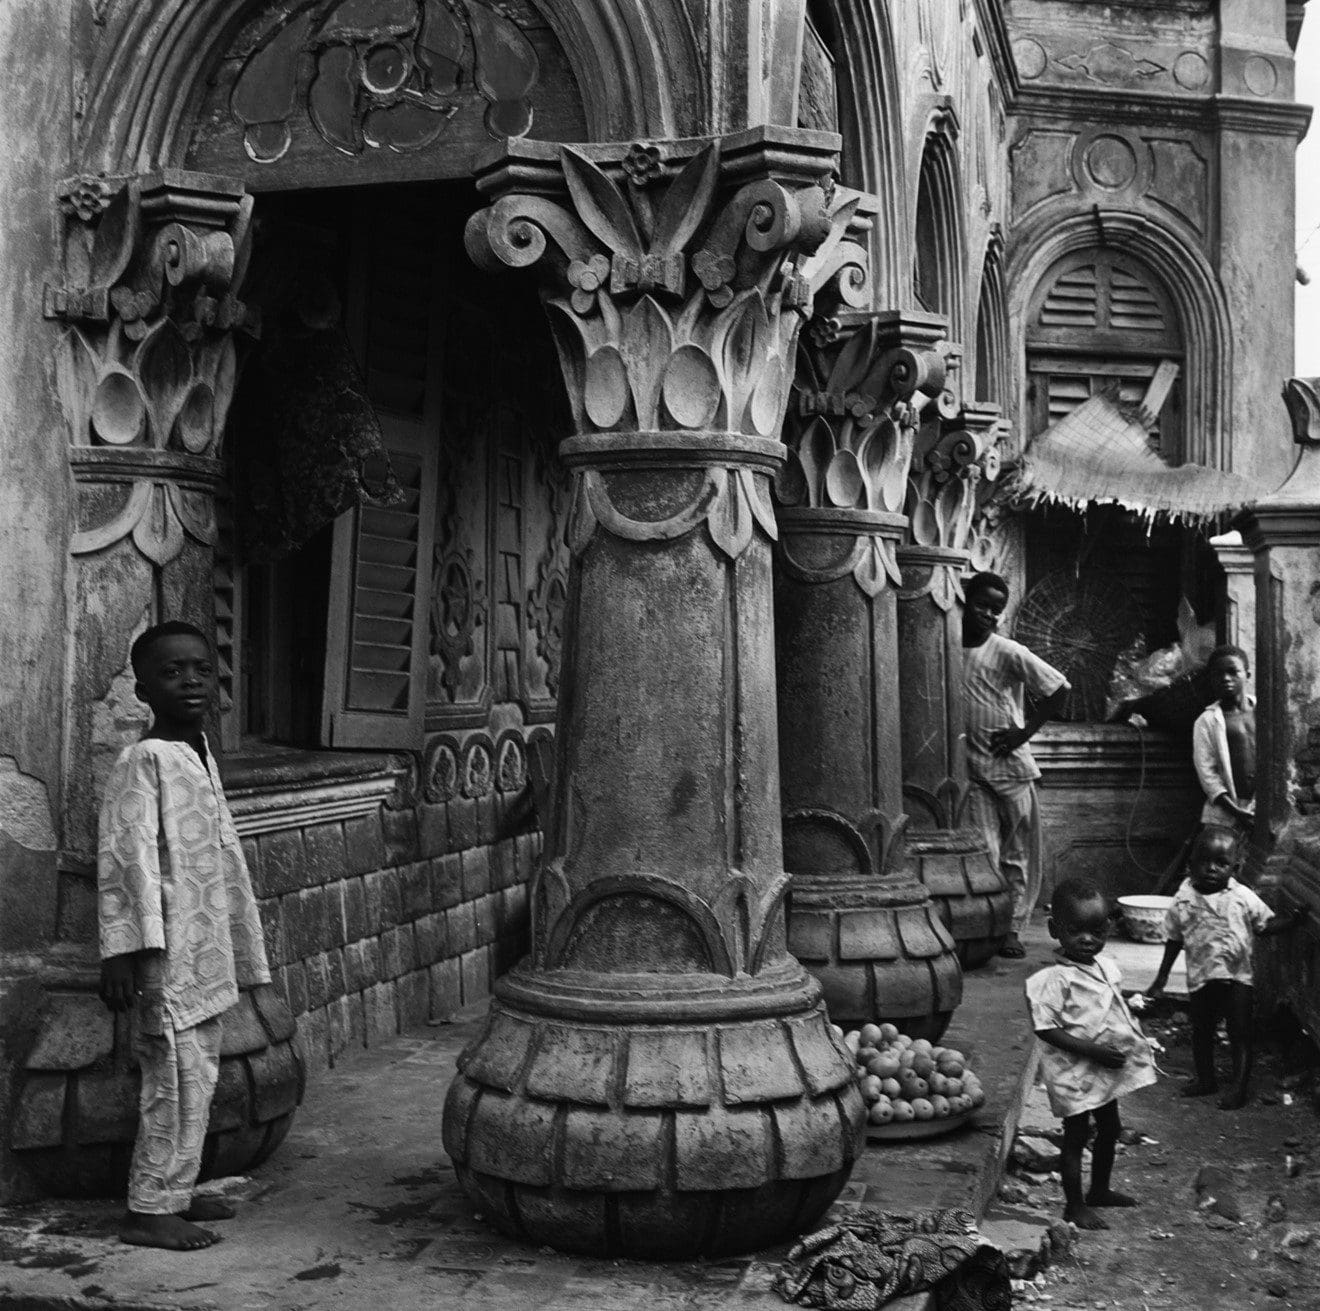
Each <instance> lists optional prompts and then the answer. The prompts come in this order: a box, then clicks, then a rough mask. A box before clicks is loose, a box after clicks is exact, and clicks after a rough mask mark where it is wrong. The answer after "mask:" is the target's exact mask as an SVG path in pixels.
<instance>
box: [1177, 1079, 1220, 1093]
mask: <svg viewBox="0 0 1320 1311" xmlns="http://www.w3.org/2000/svg"><path fill="white" fill-rule="evenodd" d="M1218 1091H1219V1085H1218V1084H1217V1083H1206V1082H1204V1080H1201V1079H1191V1080H1189V1081H1188V1082H1187V1083H1185V1084H1183V1086H1182V1095H1183V1096H1184V1097H1209V1096H1210V1094H1211V1093H1212V1092H1218Z"/></svg>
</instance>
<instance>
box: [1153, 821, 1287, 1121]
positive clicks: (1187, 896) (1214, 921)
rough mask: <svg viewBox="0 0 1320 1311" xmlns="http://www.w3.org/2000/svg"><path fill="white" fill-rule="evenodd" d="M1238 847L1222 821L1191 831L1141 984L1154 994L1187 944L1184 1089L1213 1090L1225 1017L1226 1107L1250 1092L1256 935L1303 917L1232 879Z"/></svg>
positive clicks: (1188, 1092) (1193, 1092)
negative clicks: (1156, 951) (1154, 966)
mask: <svg viewBox="0 0 1320 1311" xmlns="http://www.w3.org/2000/svg"><path fill="white" fill-rule="evenodd" d="M1237 846H1238V841H1237V835H1236V834H1235V833H1234V832H1233V831H1232V830H1231V829H1228V828H1225V827H1223V826H1222V825H1218V824H1207V825H1206V827H1205V828H1203V829H1202V830H1201V831H1200V833H1198V834H1197V836H1196V841H1195V843H1194V844H1193V846H1192V854H1191V857H1190V864H1191V867H1192V872H1191V874H1190V875H1188V877H1187V879H1186V881H1185V882H1184V883H1183V885H1182V887H1180V888H1179V889H1178V892H1177V894H1176V895H1175V896H1174V899H1173V904H1172V905H1171V906H1170V907H1169V909H1168V911H1167V912H1166V913H1165V916H1164V933H1165V939H1166V940H1165V943H1164V959H1163V960H1162V961H1161V962H1160V968H1159V970H1158V972H1157V973H1156V975H1155V979H1154V982H1152V983H1151V985H1150V988H1149V989H1148V990H1147V991H1148V994H1149V995H1150V996H1151V997H1158V996H1160V994H1161V993H1162V992H1163V991H1164V987H1165V984H1167V983H1168V981H1169V971H1170V970H1171V969H1172V968H1173V963H1174V961H1176V960H1177V959H1178V953H1179V952H1180V951H1182V950H1183V949H1184V948H1186V951H1187V1000H1188V1004H1189V1009H1190V1010H1191V1013H1192V1063H1193V1065H1194V1066H1195V1068H1196V1075H1195V1077H1194V1078H1193V1079H1192V1080H1191V1082H1190V1083H1188V1084H1187V1085H1186V1086H1185V1087H1184V1088H1183V1096H1184V1097H1204V1096H1206V1095H1207V1094H1209V1093H1212V1092H1216V1091H1217V1090H1218V1087H1219V1083H1218V1077H1217V1076H1216V1074H1215V1037H1216V1035H1217V1033H1218V1031H1219V1022H1220V1020H1224V1021H1225V1027H1226V1028H1227V1029H1228V1049H1229V1055H1230V1057H1231V1059H1232V1063H1233V1073H1232V1079H1231V1082H1230V1084H1229V1087H1228V1089H1227V1090H1226V1091H1225V1093H1224V1095H1223V1096H1222V1097H1221V1098H1220V1099H1219V1105H1220V1107H1221V1109H1223V1110H1225V1111H1232V1110H1236V1109H1237V1108H1238V1107H1240V1106H1245V1105H1246V1104H1247V1099H1248V1096H1249V1093H1248V1087H1249V1085H1250V1082H1251V1062H1252V1056H1253V1043H1252V1017H1251V1013H1252V1009H1253V1007H1254V1004H1255V993H1256V990H1255V987H1254V986H1253V985H1254V981H1255V975H1254V973H1253V969H1252V965H1253V962H1252V950H1253V942H1254V939H1255V938H1256V937H1259V936H1261V935H1263V934H1267V933H1281V932H1283V930H1285V929H1290V928H1292V927H1293V926H1294V925H1295V924H1297V923H1299V922H1300V921H1301V920H1303V919H1305V918H1306V912H1305V911H1304V910H1298V911H1296V912H1293V913H1290V914H1287V915H1280V916H1277V917H1276V916H1275V914H1274V912H1273V911H1272V910H1271V909H1270V908H1269V907H1268V906H1267V905H1266V904H1265V903H1264V902H1263V901H1262V900H1261V899H1260V898H1259V897H1258V896H1257V895H1256V894H1255V893H1254V892H1253V891H1252V890H1251V889H1250V888H1249V887H1247V886H1246V885H1245V884H1242V883H1239V882H1238V881H1237V880H1236V879H1235V878H1233V871H1234V870H1235V869H1236V868H1237Z"/></svg>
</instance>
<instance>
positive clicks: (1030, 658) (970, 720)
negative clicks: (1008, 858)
mask: <svg viewBox="0 0 1320 1311" xmlns="http://www.w3.org/2000/svg"><path fill="white" fill-rule="evenodd" d="M1067 686H1069V683H1068V680H1067V679H1066V678H1064V676H1063V675H1062V674H1061V673H1059V671H1058V670H1057V669H1055V668H1054V666H1053V665H1051V664H1047V663H1046V662H1045V661H1044V660H1042V659H1041V658H1040V657H1039V656H1038V655H1033V654H1032V653H1031V652H1030V651H1028V650H1027V648H1026V647H1025V646H1023V645H1022V643H1021V642H1014V641H1013V640H1012V639H1011V638H1008V637H1001V636H1000V635H999V634H998V633H991V634H990V636H989V637H987V638H986V639H985V641H984V642H982V643H981V645H980V646H965V647H963V690H964V697H963V700H964V703H965V714H966V717H967V718H966V723H967V768H968V771H969V772H970V773H971V775H972V777H973V778H979V779H982V780H983V781H985V782H987V783H993V782H995V781H997V780H1000V779H1026V778H1039V777H1040V769H1039V768H1038V767H1037V765H1036V762H1035V760H1034V759H1033V758H1032V755H1031V750H1030V748H1029V747H1027V745H1026V744H1025V743H1024V744H1023V745H1022V746H1020V747H1018V749H1017V750H1016V751H1013V752H1010V753H1009V754H1008V755H1006V756H996V755H995V754H994V753H993V752H992V751H991V750H990V735H991V734H992V733H993V732H994V731H995V730H996V729H999V728H1009V727H1012V728H1021V727H1022V725H1023V722H1024V721H1023V717H1022V693H1023V690H1024V689H1025V690H1026V691H1028V692H1030V693H1031V695H1032V696H1033V697H1036V698H1037V699H1039V698H1041V697H1047V696H1049V695H1050V694H1051V693H1053V692H1057V691H1058V689H1059V688H1061V687H1067Z"/></svg>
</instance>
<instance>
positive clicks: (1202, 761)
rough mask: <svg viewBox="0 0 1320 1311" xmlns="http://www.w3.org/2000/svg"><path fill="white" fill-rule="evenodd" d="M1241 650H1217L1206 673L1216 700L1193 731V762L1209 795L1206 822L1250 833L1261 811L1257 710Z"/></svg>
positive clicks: (1203, 815)
mask: <svg viewBox="0 0 1320 1311" xmlns="http://www.w3.org/2000/svg"><path fill="white" fill-rule="evenodd" d="M1249 668H1250V666H1249V665H1248V663H1247V653H1246V652H1245V651H1244V650H1243V649H1242V648H1241V647H1240V646H1217V647H1215V649H1214V650H1213V651H1212V652H1211V653H1210V659H1209V660H1208V661H1207V662H1206V670H1207V672H1208V674H1209V676H1210V686H1211V688H1212V689H1213V690H1214V694H1215V700H1214V701H1212V702H1211V703H1210V705H1208V706H1207V707H1206V708H1205V709H1204V710H1203V711H1202V712H1201V714H1200V715H1199V716H1198V718H1197V720H1196V723H1195V725H1193V727H1192V762H1193V764H1194V765H1195V766H1196V777H1197V778H1198V779H1199V780H1200V782H1201V790H1202V791H1203V792H1204V793H1205V805H1204V806H1203V807H1202V808H1201V823H1203V824H1222V825H1223V826H1224V827H1225V828H1229V829H1232V830H1233V831H1234V832H1236V833H1239V834H1249V833H1250V832H1251V827H1252V824H1253V823H1254V822H1255V808H1256V801H1255V797H1256V711H1255V709H1254V706H1255V700H1254V698H1253V697H1251V696H1249V695H1248V693H1247V677H1248V673H1249Z"/></svg>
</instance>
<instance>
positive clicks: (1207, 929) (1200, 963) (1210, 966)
mask: <svg viewBox="0 0 1320 1311" xmlns="http://www.w3.org/2000/svg"><path fill="white" fill-rule="evenodd" d="M1273 918H1274V912H1273V911H1272V910H1271V909H1270V908H1269V907H1268V906H1267V905H1266V904H1265V903H1264V902H1263V901H1262V900H1261V899H1260V898H1259V897H1258V896H1257V895H1256V894H1255V893H1254V892H1252V890H1251V889H1250V888H1248V887H1246V886H1245V885H1244V884H1241V883H1239V882H1238V881H1237V879H1229V881H1228V886H1227V887H1226V888H1224V889H1223V891H1221V892H1212V893H1211V894H1210V895H1209V896H1206V895H1205V893H1203V892H1197V890H1196V889H1195V888H1194V887H1192V884H1191V881H1190V880H1186V881H1184V883H1183V885H1182V887H1180V888H1179V889H1178V891H1177V893H1176V894H1175V896H1174V898H1173V904H1172V905H1170V907H1169V909H1168V910H1167V911H1165V913H1164V932H1165V934H1166V935H1167V936H1168V938H1169V941H1170V942H1181V943H1182V945H1183V950H1184V951H1185V952H1186V953H1187V987H1188V989H1189V990H1192V989H1196V988H1200V987H1203V986H1204V985H1205V984H1207V983H1209V982H1210V981H1211V980H1212V979H1232V980H1234V981H1235V982H1237V983H1251V982H1253V981H1254V975H1253V973H1252V960H1251V952H1252V947H1253V946H1254V944H1255V930H1257V929H1261V928H1264V927H1265V925H1266V924H1268V923H1269V921H1270V920H1271V919H1273Z"/></svg>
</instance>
